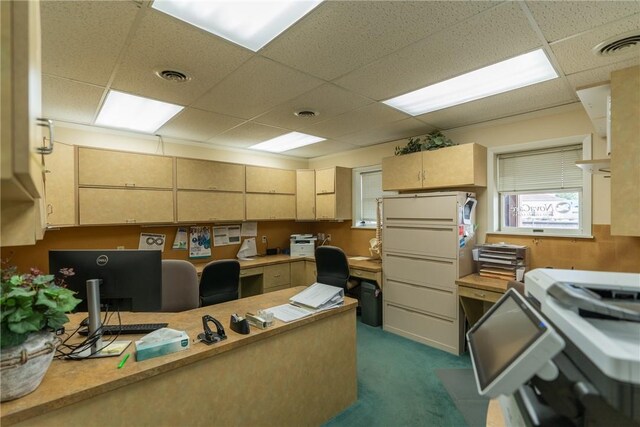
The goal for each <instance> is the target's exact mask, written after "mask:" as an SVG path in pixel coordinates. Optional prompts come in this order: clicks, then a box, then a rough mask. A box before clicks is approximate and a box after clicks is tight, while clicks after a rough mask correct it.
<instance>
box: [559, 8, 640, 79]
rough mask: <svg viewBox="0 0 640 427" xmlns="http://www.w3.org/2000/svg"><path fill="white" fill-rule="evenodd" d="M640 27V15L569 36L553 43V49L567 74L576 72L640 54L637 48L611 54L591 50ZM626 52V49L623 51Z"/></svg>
mask: <svg viewBox="0 0 640 427" xmlns="http://www.w3.org/2000/svg"><path fill="white" fill-rule="evenodd" d="M639 27H640V15H634V16H632V17H629V18H626V19H623V20H620V21H616V22H613V23H611V24H607V25H603V26H602V27H598V28H596V29H595V30H592V31H589V32H587V33H584V34H582V35H580V36H577V37H573V38H569V39H566V40H562V41H559V42H557V43H552V44H551V49H553V53H554V54H555V56H556V58H557V59H558V62H559V64H560V66H561V67H562V70H563V71H564V73H565V74H574V73H577V72H580V71H585V70H590V69H592V68H598V67H602V66H605V65H609V64H613V63H615V62H620V61H623V60H626V59H631V58H637V57H638V55H640V53H639V51H638V49H637V48H635V49H628V52H627V53H619V54H617V55H611V56H598V55H595V54H593V53H592V52H591V49H593V48H594V47H595V46H596V45H597V44H598V43H600V42H602V41H604V40H607V39H608V38H610V37H613V36H616V35H618V34H623V33H625V32H627V31H631V30H637V29H638V28H639ZM623 52H624V51H623Z"/></svg>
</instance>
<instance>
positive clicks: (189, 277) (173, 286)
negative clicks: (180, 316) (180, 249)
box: [160, 259, 200, 312]
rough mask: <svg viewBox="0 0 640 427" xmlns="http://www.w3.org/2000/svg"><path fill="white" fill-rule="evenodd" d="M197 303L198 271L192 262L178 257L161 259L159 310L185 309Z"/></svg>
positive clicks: (195, 305)
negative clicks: (160, 300) (160, 298)
mask: <svg viewBox="0 0 640 427" xmlns="http://www.w3.org/2000/svg"><path fill="white" fill-rule="evenodd" d="M199 305H200V297H199V293H198V273H197V272H196V268H195V267H194V266H193V264H191V263H190V262H189V261H184V260H179V259H163V260H162V306H161V307H160V311H169V312H176V311H185V310H191V309H192V308H198V306H199Z"/></svg>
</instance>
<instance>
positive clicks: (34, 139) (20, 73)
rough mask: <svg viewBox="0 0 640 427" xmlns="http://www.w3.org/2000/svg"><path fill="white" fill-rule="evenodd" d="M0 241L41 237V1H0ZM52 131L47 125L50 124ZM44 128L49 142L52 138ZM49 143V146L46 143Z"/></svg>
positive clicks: (24, 242)
mask: <svg viewBox="0 0 640 427" xmlns="http://www.w3.org/2000/svg"><path fill="white" fill-rule="evenodd" d="M0 8H1V9H0V16H1V17H2V25H1V26H2V36H1V46H2V47H1V48H0V50H1V51H2V97H1V99H2V100H1V107H0V112H1V117H2V126H0V135H1V138H0V141H1V142H0V150H1V151H0V152H1V155H0V173H1V175H2V188H1V191H0V199H1V201H0V206H1V211H2V214H1V215H0V217H1V218H2V221H1V222H2V223H1V225H0V244H1V245H2V246H16V245H29V244H34V243H35V242H36V240H38V239H41V238H42V237H43V236H44V228H45V221H46V218H45V213H44V209H45V206H44V199H43V198H44V188H43V176H42V175H43V174H42V170H43V169H42V156H41V155H40V154H39V152H38V150H39V149H40V148H41V147H42V146H43V145H44V143H45V142H46V141H44V140H43V138H42V135H43V132H42V130H43V128H42V126H41V125H44V126H46V125H47V123H48V122H47V121H44V120H39V118H41V115H40V114H41V106H42V101H41V99H42V98H41V61H40V53H41V41H40V4H39V2H37V1H28V2H21V1H2V2H0ZM50 131H51V129H50ZM51 136H52V135H51V133H49V139H48V141H51ZM47 147H48V146H47Z"/></svg>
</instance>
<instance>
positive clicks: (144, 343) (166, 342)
mask: <svg viewBox="0 0 640 427" xmlns="http://www.w3.org/2000/svg"><path fill="white" fill-rule="evenodd" d="M160 331H162V330H161V329H159V330H157V331H154V332H152V333H151V334H148V335H146V336H144V337H142V339H141V340H139V341H136V361H137V362H139V361H141V360H147V359H151V358H153V357H158V356H164V355H165V354H171V353H175V352H176V351H182V350H187V349H188V348H189V335H187V333H186V332H184V331H174V330H170V331H171V332H173V333H172V334H171V336H166V337H162V335H160V336H158V333H159V332H160ZM165 331H166V330H165ZM160 333H161V332H160ZM152 334H155V336H153V337H150V336H151V335H152Z"/></svg>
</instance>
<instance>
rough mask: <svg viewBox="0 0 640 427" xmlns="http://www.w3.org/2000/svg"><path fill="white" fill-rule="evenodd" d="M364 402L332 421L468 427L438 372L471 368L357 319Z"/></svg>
mask: <svg viewBox="0 0 640 427" xmlns="http://www.w3.org/2000/svg"><path fill="white" fill-rule="evenodd" d="M357 335H358V337H357V340H358V400H357V401H356V403H354V404H353V405H351V406H350V407H349V408H347V409H346V410H345V411H344V412H342V413H341V414H338V415H337V416H336V417H334V418H333V419H331V420H329V421H328V422H327V423H326V424H325V426H326V427H337V426H349V427H357V426H363V427H364V426H366V427H376V426H380V427H383V426H384V427H388V426H394V427H395V426H433V427H437V426H442V427H448V426H456V427H457V426H466V423H465V420H464V418H463V416H462V414H461V413H460V411H458V409H456V406H455V404H454V402H453V400H452V399H451V397H450V396H449V394H448V393H447V390H446V389H445V388H444V386H443V385H442V383H441V382H440V380H439V379H438V377H437V375H436V370H438V369H447V368H470V367H471V361H470V360H469V356H468V355H467V354H465V355H463V356H460V357H458V356H454V355H452V354H449V353H446V352H444V351H440V350H437V349H435V348H432V347H429V346H426V345H423V344H419V343H416V342H414V341H411V340H408V339H406V338H403V337H400V336H398V335H395V334H391V333H388V332H385V331H383V330H382V328H374V327H371V326H367V325H365V324H363V323H361V322H360V318H358V322H357Z"/></svg>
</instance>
